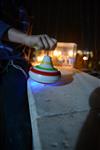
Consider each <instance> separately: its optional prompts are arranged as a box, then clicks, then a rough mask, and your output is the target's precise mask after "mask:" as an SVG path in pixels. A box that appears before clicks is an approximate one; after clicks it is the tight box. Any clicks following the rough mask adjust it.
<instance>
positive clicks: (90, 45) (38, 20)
mask: <svg viewBox="0 0 100 150" xmlns="http://www.w3.org/2000/svg"><path fill="white" fill-rule="evenodd" d="M33 14H34V21H33V22H34V28H33V31H34V33H47V34H49V35H51V36H54V37H56V38H57V40H58V41H64V42H75V43H77V44H78V48H79V49H86V50H97V49H98V50H99V48H100V44H99V43H100V42H99V32H100V31H99V27H100V16H99V15H100V10H99V2H98V1H97V0H94V1H92V0H58V1H57V0H53V1H50V0H46V1H42V0H37V1H36V2H34V4H33Z"/></svg>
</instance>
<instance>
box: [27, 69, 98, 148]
mask: <svg viewBox="0 0 100 150" xmlns="http://www.w3.org/2000/svg"><path fill="white" fill-rule="evenodd" d="M59 70H60V71H61V74H62V76H61V79H60V80H59V81H58V82H57V83H54V84H41V83H38V82H35V81H33V80H31V79H30V78H29V79H28V97H29V107H30V114H31V122H32V130H33V144H34V150H65V149H67V150H74V148H75V144H76V142H77V138H78V135H79V133H80V130H81V128H82V125H83V124H84V121H85V119H86V117H87V115H88V112H89V110H90V106H89V99H90V96H91V94H92V92H93V91H94V90H95V89H96V88H98V87H100V79H98V78H96V77H93V76H90V75H89V74H87V73H83V72H80V71H78V70H76V69H74V68H67V67H60V68H59Z"/></svg>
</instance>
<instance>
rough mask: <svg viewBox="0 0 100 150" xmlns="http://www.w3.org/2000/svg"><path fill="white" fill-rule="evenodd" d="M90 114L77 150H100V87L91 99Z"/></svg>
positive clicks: (80, 135) (82, 130)
mask: <svg viewBox="0 0 100 150" xmlns="http://www.w3.org/2000/svg"><path fill="white" fill-rule="evenodd" d="M89 104H90V108H91V109H90V112H89V114H88V117H87V119H86V121H85V123H84V125H83V127H82V129H81V132H80V134H79V138H78V141H77V144H76V147H75V150H100V87H98V88H96V89H95V90H94V91H93V92H92V94H91V95H90V98H89Z"/></svg>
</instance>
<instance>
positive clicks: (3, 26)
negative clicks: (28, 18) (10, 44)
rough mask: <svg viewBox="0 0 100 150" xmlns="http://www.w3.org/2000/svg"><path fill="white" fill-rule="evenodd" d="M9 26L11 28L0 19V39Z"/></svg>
mask: <svg viewBox="0 0 100 150" xmlns="http://www.w3.org/2000/svg"><path fill="white" fill-rule="evenodd" d="M9 28H11V26H10V25H9V24H7V23H5V22H3V21H2V20H0V41H1V39H2V38H3V36H4V34H5V33H6V32H7V30H8V29H9Z"/></svg>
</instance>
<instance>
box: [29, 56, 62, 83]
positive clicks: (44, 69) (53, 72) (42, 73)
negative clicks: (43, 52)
mask: <svg viewBox="0 0 100 150" xmlns="http://www.w3.org/2000/svg"><path fill="white" fill-rule="evenodd" d="M29 75H30V77H31V78H32V79H33V80H35V81H37V82H41V83H54V82H56V81H57V80H59V79H60V76H61V73H60V71H58V70H57V69H56V68H54V67H53V64H52V60H51V57H50V56H44V58H43V60H42V62H41V64H40V65H37V66H33V67H31V68H30V70H29Z"/></svg>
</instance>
